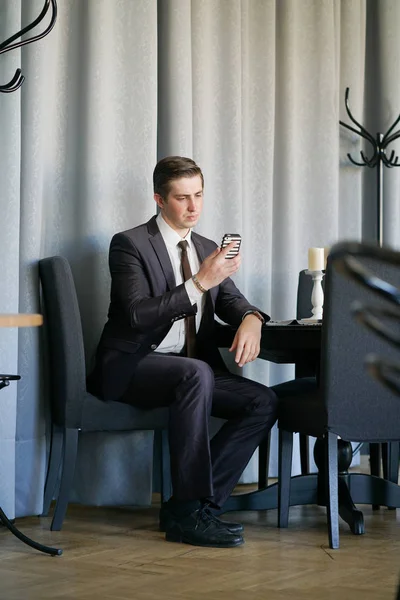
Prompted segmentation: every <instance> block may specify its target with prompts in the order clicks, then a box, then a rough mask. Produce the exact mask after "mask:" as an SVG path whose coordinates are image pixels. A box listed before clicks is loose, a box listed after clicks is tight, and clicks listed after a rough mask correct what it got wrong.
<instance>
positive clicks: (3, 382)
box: [0, 0, 62, 556]
mask: <svg viewBox="0 0 400 600" xmlns="http://www.w3.org/2000/svg"><path fill="white" fill-rule="evenodd" d="M50 6H51V8H52V15H51V19H50V23H49V25H48V27H47V28H46V29H45V30H44V31H43V32H42V33H39V34H38V35H35V36H34V37H31V38H28V39H26V40H21V41H19V42H16V43H14V44H13V43H12V42H14V41H15V40H17V39H18V38H20V37H21V36H22V35H24V34H25V33H27V32H28V31H30V30H31V29H33V28H34V27H36V26H37V25H38V24H39V23H40V22H41V21H42V20H43V19H44V17H45V16H46V14H47V12H48V10H49V8H50ZM56 19H57V2H56V0H45V3H44V7H43V9H42V12H41V13H40V15H39V16H38V17H37V19H35V20H34V21H33V22H32V23H31V24H30V25H28V26H27V27H24V28H23V29H21V31H18V32H17V33H16V34H14V35H12V36H11V37H10V38H8V40H6V41H5V42H3V43H2V44H0V54H4V53H5V52H9V51H10V50H15V49H16V48H20V47H21V46H26V44H31V43H32V42H36V41H37V40H40V39H41V38H43V37H45V36H46V35H47V34H48V33H49V32H50V31H51V30H52V29H53V27H54V24H55V22H56ZM24 80H25V77H24V76H23V75H22V72H21V69H17V70H16V71H15V75H14V77H13V78H12V79H11V80H10V81H9V82H8V83H6V84H5V85H0V92H3V93H6V94H7V93H10V92H15V91H16V90H17V89H18V88H20V87H21V85H22V84H23V82H24ZM18 379H20V376H19V375H1V374H0V390H1V389H2V388H4V387H6V386H8V385H9V384H10V381H14V380H18ZM0 522H1V523H2V524H3V525H4V526H5V527H7V529H8V530H9V531H11V533H13V534H14V535H15V536H16V537H17V538H18V539H19V540H21V541H22V542H24V543H25V544H27V545H28V546H30V547H31V548H35V549H36V550H40V552H44V553H45V554H50V555H52V556H56V555H60V554H62V550H61V549H59V548H52V547H50V546H44V545H43V544H39V542H35V541H34V540H31V539H30V538H29V537H27V536H26V535H24V534H23V533H21V531H19V529H17V528H16V527H15V525H14V524H13V523H11V521H10V520H9V519H8V517H7V515H6V514H5V513H4V512H3V510H2V509H1V507H0Z"/></svg>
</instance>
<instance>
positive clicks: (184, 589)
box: [0, 504, 400, 600]
mask: <svg viewBox="0 0 400 600" xmlns="http://www.w3.org/2000/svg"><path fill="white" fill-rule="evenodd" d="M361 508H362V509H363V510H364V516H365V522H366V534H365V535H364V536H353V535H352V534H351V533H350V531H349V530H348V529H347V526H346V525H345V524H344V523H341V529H340V535H341V538H340V544H341V547H340V549H339V550H330V549H329V546H328V537H327V529H326V516H325V510H324V509H323V508H320V507H316V506H307V507H293V508H292V509H291V511H290V524H289V528H288V529H286V530H279V529H277V527H276V516H277V515H276V511H275V510H274V511H269V512H242V513H230V514H229V518H230V519H237V520H240V521H241V522H243V523H244V525H245V539H246V543H245V545H244V546H241V547H239V548H234V549H228V550H226V549H225V550H223V549H221V550H219V549H213V548H205V549H203V548H194V547H192V546H187V545H183V544H173V543H168V542H166V541H165V540H164V536H163V534H162V533H160V532H158V531H157V518H158V508H157V505H156V504H155V505H154V506H152V507H151V508H145V509H138V510H131V509H115V508H110V509H105V508H87V507H86V508H85V507H78V506H70V507H69V510H68V516H67V519H66V521H65V523H64V527H63V530H62V531H61V532H50V531H49V526H50V517H49V518H36V517H29V518H25V519H19V520H17V525H18V526H19V527H20V529H21V530H23V532H24V533H26V534H28V535H30V536H31V537H33V538H34V539H35V540H37V541H41V542H42V543H45V544H49V545H54V546H60V547H62V548H63V550H64V554H63V555H62V556H61V557H48V556H45V555H43V554H41V553H39V552H37V551H35V550H32V549H30V548H28V547H27V546H25V545H24V544H22V543H21V542H19V541H18V540H17V539H16V538H14V536H12V535H11V534H10V533H9V532H8V531H6V530H4V529H3V528H1V530H0V559H1V561H0V581H1V583H0V599H1V600H22V599H23V600H46V599H50V598H51V599H57V598H59V599H64V600H65V599H68V600H128V599H129V600H132V599H134V600H141V599H143V600H153V599H156V598H157V599H160V600H181V599H184V600H205V599H207V600H242V599H252V600H261V599H262V600H283V599H293V600H295V599H300V600H305V599H307V600H313V599H316V600H317V599H318V600H325V599H331V598H332V599H335V600H338V599H339V600H358V599H360V600H361V599H362V600H394V598H395V588H396V587H397V580H398V576H399V574H400V560H399V556H400V552H399V551H400V529H399V517H400V514H399V511H388V510H387V509H380V510H379V511H378V512H376V513H373V512H372V510H371V507H368V506H365V507H361ZM396 512H397V515H396Z"/></svg>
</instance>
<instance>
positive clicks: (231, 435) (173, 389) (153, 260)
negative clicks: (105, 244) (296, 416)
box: [88, 156, 277, 547]
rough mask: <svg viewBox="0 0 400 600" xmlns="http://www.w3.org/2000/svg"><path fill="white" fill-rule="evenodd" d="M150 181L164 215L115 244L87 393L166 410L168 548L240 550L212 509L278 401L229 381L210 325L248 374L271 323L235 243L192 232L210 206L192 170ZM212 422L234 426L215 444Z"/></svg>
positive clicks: (181, 163) (177, 160)
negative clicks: (244, 288) (249, 289)
mask: <svg viewBox="0 0 400 600" xmlns="http://www.w3.org/2000/svg"><path fill="white" fill-rule="evenodd" d="M153 181H154V199H155V201H156V203H157V205H158V206H159V208H160V213H159V215H158V216H157V217H153V218H152V219H150V221H149V222H148V223H145V224H143V225H139V226H138V227H135V228H133V229H129V230H128V231H124V232H122V233H118V234H116V235H115V236H114V237H113V239H112V241H111V246H110V255H109V265H110V272H111V279H112V282H111V302H110V308H109V313H108V321H107V323H106V325H105V327H104V330H103V333H102V336H101V339H100V342H99V347H98V350H97V355H96V366H95V369H94V372H93V373H92V375H91V376H90V377H89V380H88V388H89V391H91V392H92V393H96V394H97V395H98V396H99V397H101V398H104V399H105V400H119V401H124V402H128V403H131V404H132V405H134V406H136V407H139V408H143V409H150V408H155V407H159V406H168V407H169V409H170V423H169V445H170V454H171V477H172V488H173V496H172V498H171V499H170V500H169V501H168V502H167V503H165V504H164V505H163V506H162V508H161V511H160V529H161V530H165V531H166V539H167V540H169V541H174V542H186V543H189V544H193V545H200V546H216V547H232V546H238V545H240V544H242V543H243V537H242V535H241V533H242V531H243V527H242V525H240V524H238V523H228V522H225V521H222V520H220V519H218V518H217V517H216V516H215V514H214V512H213V509H218V508H219V507H221V506H222V505H223V504H224V502H225V500H226V499H227V498H228V496H229V495H230V493H231V492H232V490H233V488H234V487H235V485H236V484H237V482H238V480H239V477H240V475H241V473H242V471H243V469H244V468H245V467H246V465H247V463H248V461H249V459H250V458H251V456H252V454H253V452H254V451H255V449H256V448H257V447H258V446H259V445H260V443H261V442H262V441H263V440H264V439H265V438H266V437H267V435H268V433H269V431H270V429H271V427H272V426H273V424H274V423H275V420H276V411H277V398H276V396H275V394H274V392H273V391H271V390H270V389H268V388H267V387H265V386H263V385H261V384H259V383H256V382H254V381H250V380H248V379H245V378H243V377H240V376H237V375H233V374H231V373H230V372H229V371H228V370H227V369H226V367H225V365H224V363H223V361H222V358H221V356H220V354H219V351H218V347H217V343H216V339H215V325H214V324H215V322H214V314H216V315H218V317H220V318H221V319H222V320H223V321H225V322H226V323H229V324H231V325H234V326H236V327H237V333H236V335H235V338H234V341H233V343H232V346H231V348H230V351H231V352H234V353H235V361H236V363H237V364H238V365H239V366H240V367H242V366H243V365H245V364H246V363H248V362H250V361H252V360H254V359H255V358H256V357H257V356H258V354H259V351H260V338H261V327H262V323H263V322H264V321H265V320H268V319H269V317H268V316H267V315H266V314H264V313H262V312H261V311H260V310H259V309H257V308H256V307H255V306H252V305H251V304H250V303H249V302H248V301H247V300H246V298H245V297H244V296H243V295H242V294H241V293H240V292H239V290H238V289H237V287H236V286H235V284H234V283H233V281H232V280H231V279H230V275H232V274H233V273H235V272H236V271H237V270H238V268H239V265H240V255H238V256H236V257H235V258H231V259H227V258H226V255H227V253H228V252H229V250H232V248H233V247H234V243H232V244H230V245H229V246H228V247H227V248H225V249H223V250H220V249H219V248H218V247H217V246H216V244H215V243H214V242H212V241H211V240H209V239H207V238H205V237H202V236H200V235H198V234H196V233H194V232H193V231H192V228H193V227H194V226H195V225H196V223H197V221H198V219H199V217H200V214H201V211H202V205H203V187H204V179H203V174H202V172H201V170H200V168H199V167H198V166H197V165H196V163H195V162H194V161H193V160H191V159H189V158H183V157H179V156H172V157H167V158H164V159H163V160H161V161H159V162H158V164H157V165H156V167H155V170H154V174H153ZM182 242H183V244H182ZM182 246H183V247H182ZM185 260H186V263H185ZM187 263H189V264H187ZM188 268H190V271H188ZM184 273H185V274H184ZM192 274H193V275H192ZM210 415H214V416H216V417H220V418H223V419H226V420H227V421H226V423H225V424H224V425H223V426H222V428H221V429H220V430H219V431H218V433H217V434H216V435H215V436H214V437H213V439H212V440H211V441H210V439H209V432H208V421H209V416H210Z"/></svg>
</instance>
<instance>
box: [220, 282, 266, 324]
mask: <svg viewBox="0 0 400 600" xmlns="http://www.w3.org/2000/svg"><path fill="white" fill-rule="evenodd" d="M249 310H256V311H258V312H259V313H260V314H262V316H263V317H264V319H265V321H269V320H270V318H271V317H270V316H269V315H267V314H266V313H264V312H263V311H262V310H261V309H259V308H257V307H256V306H253V305H252V304H250V303H249V302H248V301H247V300H246V298H245V297H244V296H243V294H242V293H241V292H240V291H239V290H238V288H237V287H236V285H235V284H234V283H233V281H232V279H231V278H230V277H227V278H226V279H225V280H224V281H223V282H222V283H221V284H220V286H219V289H218V295H217V299H216V303H215V312H216V314H217V316H218V317H219V318H220V319H222V321H224V322H225V323H228V324H229V325H233V326H235V327H238V326H239V325H240V323H241V322H242V319H243V316H244V314H245V313H246V312H247V311H249Z"/></svg>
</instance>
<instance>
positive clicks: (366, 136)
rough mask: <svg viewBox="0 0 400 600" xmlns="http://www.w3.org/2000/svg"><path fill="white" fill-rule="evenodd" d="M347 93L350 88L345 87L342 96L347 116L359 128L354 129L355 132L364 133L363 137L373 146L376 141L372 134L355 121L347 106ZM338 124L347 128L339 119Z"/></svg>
mask: <svg viewBox="0 0 400 600" xmlns="http://www.w3.org/2000/svg"><path fill="white" fill-rule="evenodd" d="M349 95H350V88H348V87H347V88H346V93H345V97H344V103H345V106H346V112H347V114H348V116H349V119H350V120H351V121H353V123H354V124H355V125H357V127H359V128H360V131H356V133H358V134H360V132H362V133H363V134H364V135H363V137H365V138H366V139H367V140H368V141H369V142H371V144H372V145H373V146H375V144H376V141H375V140H374V138H373V137H372V135H371V134H370V133H369V132H368V131H367V130H366V129H365V128H364V127H363V126H362V125H361V124H360V123H359V122H358V121H356V119H355V118H354V117H353V115H352V114H351V110H350V107H349ZM340 124H341V125H344V127H347V128H348V129H349V126H348V125H346V123H342V121H340ZM353 131H355V130H354V129H353Z"/></svg>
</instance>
